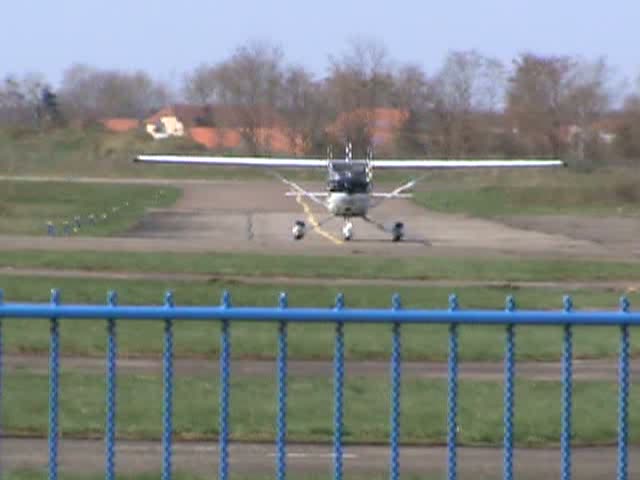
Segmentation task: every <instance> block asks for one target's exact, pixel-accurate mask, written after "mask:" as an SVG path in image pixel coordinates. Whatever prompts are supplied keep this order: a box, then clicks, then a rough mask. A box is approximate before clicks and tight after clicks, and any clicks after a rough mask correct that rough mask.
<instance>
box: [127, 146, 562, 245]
mask: <svg viewBox="0 0 640 480" xmlns="http://www.w3.org/2000/svg"><path fill="white" fill-rule="evenodd" d="M327 157H328V158H327V159H317V158H267V157H206V156H185V155H138V156H137V157H135V160H134V161H136V162H145V163H172V164H192V165H217V166H235V167H258V168H266V169H277V168H303V169H304V168H326V169H327V170H328V173H327V187H326V191H324V192H309V191H307V190H305V189H304V188H302V187H301V186H300V185H298V184H297V183H294V182H292V181H291V180H288V179H287V178H285V177H283V176H282V175H280V174H278V173H275V172H271V173H275V175H276V176H277V177H278V178H279V179H280V180H281V181H282V182H283V183H285V184H286V185H287V186H289V188H290V189H291V190H290V191H289V192H287V193H286V195H287V196H295V197H305V198H308V199H309V200H311V201H313V202H314V203H316V204H318V205H320V206H322V207H323V208H325V209H326V210H327V211H328V212H329V214H330V216H329V217H327V218H326V219H324V220H322V221H320V222H319V223H317V224H316V225H314V228H317V227H319V226H320V225H323V224H324V223H326V222H327V221H328V220H331V219H332V218H335V217H341V218H342V219H343V220H344V225H343V227H342V236H343V238H344V240H347V241H348V240H351V239H352V238H353V223H352V222H351V219H353V218H361V219H363V220H364V221H366V222H369V223H372V224H374V225H375V226H376V227H378V228H379V229H381V230H383V231H385V232H387V233H389V234H390V235H391V239H392V241H394V242H398V241H400V240H402V239H403V238H404V224H403V223H402V222H399V221H396V222H393V224H392V225H391V227H386V226H385V225H383V224H381V223H379V222H376V221H375V220H373V219H371V218H370V217H369V216H368V213H369V210H371V209H373V208H375V207H376V206H378V205H379V204H380V203H382V202H383V201H384V200H391V199H399V198H410V197H411V194H410V193H407V192H408V191H409V190H410V189H411V188H412V187H413V186H414V185H415V184H416V183H417V182H418V181H419V180H420V179H421V178H422V177H419V178H415V179H412V180H410V181H408V182H406V183H404V184H402V185H400V186H399V187H397V188H396V189H394V190H392V191H390V192H373V170H374V169H386V170H388V169H404V170H423V169H429V170H432V169H461V168H503V167H508V168H525V167H556V166H563V165H564V162H562V161H561V160H374V159H373V155H372V154H371V149H369V151H368V154H367V158H366V159H364V160H357V159H353V158H352V147H351V144H350V143H348V144H347V146H346V154H345V158H344V159H343V160H342V159H341V160H335V159H333V158H332V155H331V154H329V155H328V156H327ZM306 232H307V227H306V224H305V222H304V221H302V220H296V221H295V223H294V225H293V228H292V230H291V233H292V235H293V238H294V239H295V240H301V239H302V238H304V236H305V233H306Z"/></svg>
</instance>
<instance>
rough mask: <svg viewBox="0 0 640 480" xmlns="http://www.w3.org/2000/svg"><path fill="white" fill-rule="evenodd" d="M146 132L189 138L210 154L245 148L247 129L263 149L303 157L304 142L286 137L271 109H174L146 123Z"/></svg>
mask: <svg viewBox="0 0 640 480" xmlns="http://www.w3.org/2000/svg"><path fill="white" fill-rule="evenodd" d="M144 123H145V131H146V132H147V133H148V134H149V135H151V136H152V137H153V138H155V139H163V138H168V137H184V136H188V137H190V138H191V139H192V140H193V141H195V142H196V143H199V144H201V145H203V146H205V147H206V148H208V149H211V150H238V149H242V148H243V147H244V146H246V145H245V142H244V140H245V136H244V135H246V133H247V128H248V127H247V125H248V124H253V125H254V127H253V129H252V132H253V133H254V134H255V139H256V143H257V144H258V145H259V146H260V147H261V149H263V150H265V151H269V152H279V153H288V154H301V153H303V151H302V150H303V149H302V148H301V144H302V142H301V141H295V140H294V141H292V139H291V136H290V135H287V133H288V132H287V129H286V126H285V123H284V121H283V119H282V118H281V117H280V116H279V115H278V114H277V112H275V111H273V110H272V109H269V108H264V107H263V108H258V109H251V110H249V109H247V108H246V107H233V106H222V105H206V106H199V105H184V104H178V105H171V106H167V107H165V108H162V109H161V110H159V111H158V112H156V113H154V114H153V115H152V116H150V117H149V118H147V119H146V120H145V122H144Z"/></svg>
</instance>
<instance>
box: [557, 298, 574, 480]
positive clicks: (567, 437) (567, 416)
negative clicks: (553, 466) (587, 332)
mask: <svg viewBox="0 0 640 480" xmlns="http://www.w3.org/2000/svg"><path fill="white" fill-rule="evenodd" d="M563 308H564V312H565V313H566V314H567V315H569V314H571V311H572V310H573V301H572V300H571V297H570V296H568V295H566V296H565V297H564V299H563ZM572 362H573V332H572V328H571V324H570V323H567V324H566V325H565V326H564V336H563V347H562V431H561V438H560V460H561V466H560V474H561V478H562V480H570V479H571V412H572V390H573V384H572V381H573V378H572V377H573V364H572Z"/></svg>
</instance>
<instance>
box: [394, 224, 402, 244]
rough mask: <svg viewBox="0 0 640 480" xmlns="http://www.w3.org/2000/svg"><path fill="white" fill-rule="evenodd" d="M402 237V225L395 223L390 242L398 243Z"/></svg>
mask: <svg viewBox="0 0 640 480" xmlns="http://www.w3.org/2000/svg"><path fill="white" fill-rule="evenodd" d="M403 237H404V224H403V223H402V222H395V223H394V224H393V228H392V229H391V240H392V241H394V242H399V241H400V240H402V238H403Z"/></svg>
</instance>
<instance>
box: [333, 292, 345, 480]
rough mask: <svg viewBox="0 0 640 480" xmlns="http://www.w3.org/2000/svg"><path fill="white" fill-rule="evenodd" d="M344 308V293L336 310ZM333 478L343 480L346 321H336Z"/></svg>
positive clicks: (338, 297)
mask: <svg viewBox="0 0 640 480" xmlns="http://www.w3.org/2000/svg"><path fill="white" fill-rule="evenodd" d="M343 308H344V295H343V294H342V293H339V294H338V296H337V297H336V305H335V309H336V310H342V309H343ZM333 382H334V385H333V397H334V398H333V467H334V468H333V478H334V480H342V417H343V410H342V408H343V396H344V322H343V321H342V320H338V321H337V322H336V344H335V351H334V358H333Z"/></svg>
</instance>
